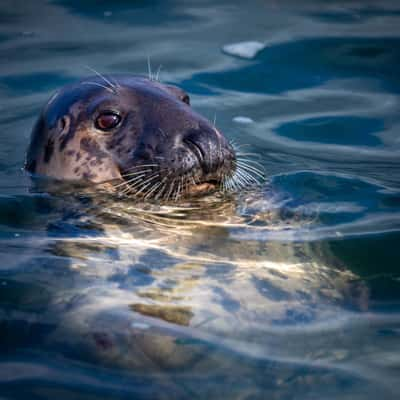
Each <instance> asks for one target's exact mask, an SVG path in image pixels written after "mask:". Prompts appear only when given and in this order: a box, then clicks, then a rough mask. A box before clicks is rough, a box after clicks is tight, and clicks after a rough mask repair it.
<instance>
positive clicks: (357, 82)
mask: <svg viewBox="0 0 400 400" xmlns="http://www.w3.org/2000/svg"><path fill="white" fill-rule="evenodd" d="M399 26H400V5H399V4H398V2H396V1H380V2H379V3H378V2H373V1H335V2H329V4H327V3H326V2H322V1H320V2H318V1H311V0H310V1H301V2H299V1H294V0H293V1H280V2H277V3H276V2H272V1H271V2H264V1H253V2H247V3H246V5H241V6H239V5H235V4H234V2H233V3H232V2H228V1H227V2H223V1H219V2H214V1H213V2H211V1H202V2H195V1H184V2H183V1H182V2H178V1H176V2H175V1H170V2H164V1H151V2H144V1H137V2H125V1H122V0H121V1H114V2H106V1H96V2H95V1H86V2H78V1H68V2H67V1H53V2H46V3H45V2H36V1H35V2H33V1H32V2H29V1H28V2H15V1H14V2H11V1H3V2H2V3H1V6H0V54H1V60H2V62H1V63H0V127H1V137H0V192H1V197H0V202H1V207H0V235H1V244H0V252H1V259H2V262H1V264H0V398H1V399H26V398H29V399H53V398H58V399H71V398H74V399H105V398H107V399H128V398H129V399H132V398H135V399H171V398H174V399H180V398H182V399H186V398H208V399H214V398H215V399H221V398H227V399H228V398H229V399H265V398H269V399H294V398H295V399H337V398H341V399H375V398H377V397H378V396H380V398H384V399H389V400H390V399H397V398H399V396H400V387H399V383H400V382H399V370H400V273H399V269H398V268H399V260H400V250H399V239H400V213H399V210H400V168H399V167H400V161H399V160H400V158H399V156H400V140H399V137H400V136H399V132H400V131H399V129H400V117H399V109H400V108H399V105H400V96H399V95H400V74H399V68H398V66H399V61H400V46H399V44H400V29H399ZM249 41H252V42H256V43H255V44H254V43H253V44H249V43H243V42H249ZM223 49H224V50H223ZM147 57H149V58H150V60H151V62H152V65H153V69H154V70H156V69H157V68H158V66H159V65H160V64H162V69H161V79H162V80H163V81H164V82H173V83H175V84H178V85H179V86H181V87H183V88H184V89H186V90H187V91H188V92H189V93H190V95H191V100H192V105H193V107H194V108H195V109H196V110H197V111H199V112H200V113H202V114H203V115H205V116H207V117H208V118H209V119H211V120H213V119H214V116H216V125H217V127H218V128H219V129H220V130H221V131H223V132H224V133H225V134H226V136H228V137H229V138H230V139H232V140H235V141H236V142H238V143H240V144H247V145H249V146H248V147H246V150H247V149H248V151H249V152H252V153H256V154H257V155H258V161H259V162H260V163H262V164H263V166H264V168H265V171H266V173H267V178H268V179H267V182H266V183H265V185H264V186H263V187H262V188H260V189H257V190H253V191H251V192H249V193H241V194H240V195H235V196H230V197H227V198H218V197H215V196H209V197H207V198H204V199H200V200H196V201H192V202H185V203H180V204H176V205H169V206H161V207H160V206H158V205H154V204H153V205H151V204H140V203H135V202H133V201H129V200H122V199H117V198H114V197H113V196H111V195H110V194H107V193H100V192H96V190H95V189H93V188H77V187H75V186H72V185H69V184H66V185H64V186H63V187H60V186H55V185H53V184H52V183H51V182H36V183H33V182H32V181H31V180H30V179H29V177H27V176H26V175H25V174H24V172H23V171H22V170H21V167H22V165H23V161H24V151H25V149H26V147H27V144H28V140H29V135H30V130H31V127H32V125H33V123H34V120H35V118H36V116H37V115H38V112H39V111H40V108H41V107H42V105H43V104H44V103H45V101H46V100H47V99H48V98H49V97H50V95H51V93H53V92H54V91H55V90H56V89H57V88H58V87H60V86H62V85H63V84H65V83H68V82H72V81H74V80H76V79H78V78H80V77H82V76H85V75H87V74H88V70H87V69H86V68H85V66H86V65H88V66H90V67H92V68H95V69H97V70H99V71H101V72H121V73H125V72H132V73H144V74H145V73H146V71H147ZM238 117H240V118H238Z"/></svg>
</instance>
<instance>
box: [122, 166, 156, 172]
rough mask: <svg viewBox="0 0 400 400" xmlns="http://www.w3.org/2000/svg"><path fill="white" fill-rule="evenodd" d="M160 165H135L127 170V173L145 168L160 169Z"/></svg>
mask: <svg viewBox="0 0 400 400" xmlns="http://www.w3.org/2000/svg"><path fill="white" fill-rule="evenodd" d="M158 166H159V165H158V164H139V165H134V166H133V167H130V168H127V169H126V171H131V170H133V169H138V168H144V167H146V168H147V167H158Z"/></svg>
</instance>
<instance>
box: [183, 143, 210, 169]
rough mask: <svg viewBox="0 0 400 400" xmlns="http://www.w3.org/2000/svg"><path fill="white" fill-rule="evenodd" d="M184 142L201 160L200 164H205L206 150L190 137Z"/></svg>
mask: <svg viewBox="0 0 400 400" xmlns="http://www.w3.org/2000/svg"><path fill="white" fill-rule="evenodd" d="M183 142H184V143H185V144H186V146H187V147H188V148H189V149H190V150H191V151H192V152H193V154H194V155H195V156H196V157H197V159H198V160H199V163H200V164H201V165H203V164H204V158H205V154H204V150H203V149H202V148H201V147H200V146H199V145H198V144H197V143H196V142H195V141H194V140H193V139H191V138H190V137H186V138H185V139H183Z"/></svg>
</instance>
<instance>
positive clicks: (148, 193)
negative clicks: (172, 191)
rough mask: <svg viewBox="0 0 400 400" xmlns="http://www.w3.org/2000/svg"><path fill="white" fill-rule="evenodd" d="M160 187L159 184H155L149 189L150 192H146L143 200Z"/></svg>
mask: <svg viewBox="0 0 400 400" xmlns="http://www.w3.org/2000/svg"><path fill="white" fill-rule="evenodd" d="M160 186H161V182H156V183H155V184H154V185H153V186H152V187H151V188H150V190H148V191H147V192H146V193H145V195H144V198H145V199H147V198H149V197H150V195H151V194H152V193H153V192H154V191H156V190H157V189H158V188H159V187H160Z"/></svg>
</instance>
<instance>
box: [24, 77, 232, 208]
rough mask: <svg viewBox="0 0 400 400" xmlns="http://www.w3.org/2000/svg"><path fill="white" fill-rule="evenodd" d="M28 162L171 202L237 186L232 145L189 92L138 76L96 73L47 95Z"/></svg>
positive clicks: (63, 176) (60, 176)
mask: <svg viewBox="0 0 400 400" xmlns="http://www.w3.org/2000/svg"><path fill="white" fill-rule="evenodd" d="M25 168H26V170H27V171H29V172H30V173H33V174H38V175H44V176H48V177H52V178H55V179H57V180H74V181H87V182H90V183H105V182H112V183H113V187H114V188H116V189H117V190H118V191H119V192H120V193H123V194H133V195H138V196H142V197H145V198H156V199H164V200H168V199H178V198H180V197H183V196H186V195H194V194H202V193H206V192H210V191H212V190H215V189H218V188H229V187H232V188H233V187H234V186H233V177H234V175H235V171H236V169H237V165H236V154H235V151H234V149H233V147H232V145H231V144H230V143H229V142H228V141H227V139H226V138H225V137H224V135H223V134H222V133H221V132H220V131H219V130H218V129H216V128H215V126H214V125H213V124H211V123H210V122H209V121H208V120H207V119H205V118H204V117H202V116H201V115H199V114H197V113H196V112H195V111H194V110H193V109H192V108H191V106H190V99H189V96H188V94H187V93H186V92H185V91H183V90H181V89H180V88H178V87H176V86H172V85H167V84H163V83H160V82H158V81H155V80H152V79H147V78H145V77H141V76H136V75H106V76H102V75H98V76H94V77H89V78H86V79H83V80H80V81H78V82H76V83H73V84H70V85H67V86H65V87H63V88H62V89H61V90H59V91H58V92H57V93H55V94H54V95H53V96H52V98H51V99H50V100H49V101H48V103H47V105H46V106H45V107H44V109H43V111H42V112H41V115H40V116H39V118H38V120H37V122H36V125H35V127H34V129H33V132H32V136H31V142H30V145H29V148H28V151H27V156H26V163H25ZM235 187H236V186H235Z"/></svg>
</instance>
